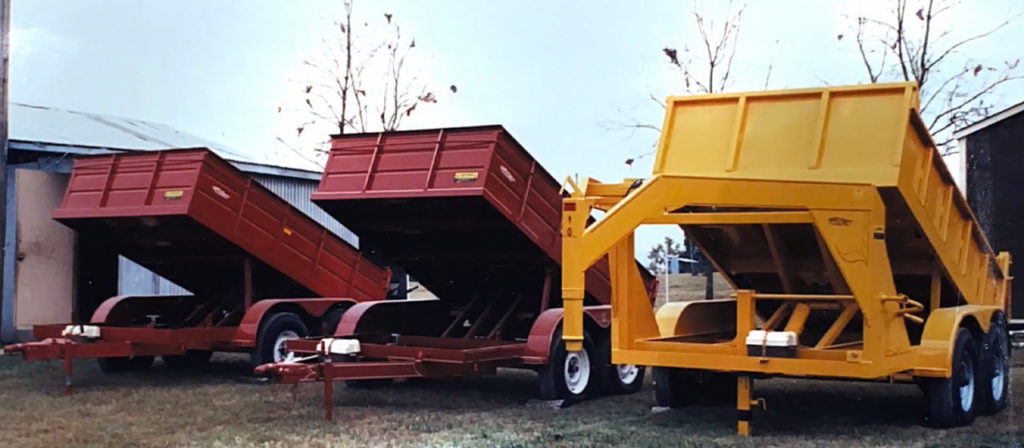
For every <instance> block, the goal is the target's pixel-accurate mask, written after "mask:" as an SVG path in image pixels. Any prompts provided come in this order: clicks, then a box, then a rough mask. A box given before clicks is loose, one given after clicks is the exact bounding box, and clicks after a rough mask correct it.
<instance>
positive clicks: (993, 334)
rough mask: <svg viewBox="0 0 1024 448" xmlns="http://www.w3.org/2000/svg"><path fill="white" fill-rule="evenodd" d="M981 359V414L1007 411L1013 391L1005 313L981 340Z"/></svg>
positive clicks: (979, 396) (994, 319)
mask: <svg viewBox="0 0 1024 448" xmlns="http://www.w3.org/2000/svg"><path fill="white" fill-rule="evenodd" d="M979 358H980V361H981V362H979V369H978V372H979V373H980V375H978V379H979V381H978V411H979V412H981V413H982V414H985V415H992V414H995V413H997V412H999V411H1001V410H1003V409H1005V408H1006V405H1007V403H1008V402H1009V392H1010V390H1009V389H1010V337H1009V333H1008V332H1007V328H1006V317H1005V316H1003V315H1002V314H1000V315H999V316H997V317H995V318H993V319H992V325H991V326H990V327H989V330H988V333H986V334H985V336H984V337H983V338H982V344H981V353H980V354H979Z"/></svg>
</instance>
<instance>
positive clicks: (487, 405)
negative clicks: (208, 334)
mask: <svg viewBox="0 0 1024 448" xmlns="http://www.w3.org/2000/svg"><path fill="white" fill-rule="evenodd" d="M1022 355H1024V353H1016V354H1015V361H1014V364H1015V366H1016V367H1015V368H1014V369H1013V382H1012V386H1011V387H1012V388H1013V391H1014V392H1013V394H1014V397H1013V398H1014V405H1013V408H1012V409H1009V410H1007V411H1004V412H1003V413H1001V414H999V415H997V416H993V417H982V418H979V419H978V421H977V422H975V424H974V425H973V426H970V427H966V428H958V429H952V430H935V429H930V428H926V427H923V426H921V425H920V415H921V414H920V412H919V408H920V405H921V395H920V392H918V390H917V388H916V387H915V386H913V385H888V384H867V383H853V382H823V381H798V380H782V379H774V380H767V381H760V382H758V383H757V385H756V395H757V396H761V397H764V398H766V399H767V403H768V412H767V413H760V414H758V415H756V416H755V422H754V429H755V432H756V434H757V435H756V437H754V438H752V439H744V438H741V437H738V436H736V435H734V434H733V410H732V409H731V408H724V407H723V408H710V407H706V408H690V409H685V410H672V411H666V412H661V413H655V414H652V413H651V404H652V398H651V386H650V384H649V381H648V384H647V387H646V388H645V389H644V391H643V392H641V393H638V394H635V395H632V396H615V397H604V398H599V399H593V400H590V401H586V402H583V403H580V404H577V405H576V406H573V407H570V408H568V409H547V408H538V407H533V406H527V404H526V403H527V399H529V398H531V397H535V396H537V392H536V386H535V378H536V376H535V375H534V374H533V373H532V372H529V371H517V370H504V371H501V372H500V373H499V375H497V376H493V377H481V378H465V379H453V380H445V381H427V380H420V381H407V382H402V383H396V384H394V385H392V386H390V387H387V388H383V389H378V390H352V389H347V388H345V387H338V388H337V390H336V395H335V397H334V403H335V405H336V411H335V416H336V422H335V423H327V422H324V421H323V420H322V419H321V408H320V403H321V395H320V392H321V387H320V385H318V384H308V385H302V386H299V387H298V388H296V389H295V390H294V395H293V389H292V388H291V387H290V386H268V385H264V384H251V383H246V382H242V381H239V379H240V378H243V377H244V376H245V375H246V374H247V372H248V365H247V364H246V362H245V359H244V358H242V357H238V356H217V357H215V358H214V360H213V362H212V363H211V364H210V365H209V366H207V367H206V368H203V369H199V370H175V369H170V368H167V367H164V366H163V365H162V364H161V363H160V362H159V361H158V362H157V364H156V365H155V366H154V367H153V369H151V370H149V371H146V372H139V373H131V374H119V375H107V374H104V373H102V372H100V371H99V369H98V368H97V367H96V364H95V362H93V361H88V360H86V361H80V362H76V376H75V379H76V387H77V388H76V391H75V395H74V396H72V397H64V396H62V395H61V393H62V387H61V385H62V384H63V373H62V366H61V363H59V362H51V363H49V364H48V363H45V362H36V363H28V362H23V361H21V360H20V359H17V358H0V441H2V442H0V446H6V447H55V446H74V447H87V446H139V447H165V446H202V447H207V446H212V447H217V446H223V447H236V446H261V447H291V446H339V447H348V446H351V447H369V446H396V447H401V446H507V447H514V446H554V447H563V446H564V447H568V446H610V445H624V446H634V447H641V446H651V447H662V446H759V447H760V446H788V447H800V446H807V447H813V446H864V445H878V446H892V447H912V446H993V447H997V446H998V447H1002V446H1024V428H1022V424H1024V356H1022Z"/></svg>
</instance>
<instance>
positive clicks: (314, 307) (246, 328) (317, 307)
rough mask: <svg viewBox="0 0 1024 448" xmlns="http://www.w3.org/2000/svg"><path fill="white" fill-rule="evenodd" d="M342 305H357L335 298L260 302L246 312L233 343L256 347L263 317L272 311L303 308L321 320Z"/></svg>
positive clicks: (351, 301)
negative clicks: (331, 310)
mask: <svg viewBox="0 0 1024 448" xmlns="http://www.w3.org/2000/svg"><path fill="white" fill-rule="evenodd" d="M341 303H348V304H355V303H356V301H355V300H353V299H348V298H333V297H332V298H316V299H266V300H260V301H259V302H256V303H254V304H253V305H252V306H251V307H249V309H248V310H246V311H245V315H244V316H242V322H241V323H239V324H238V331H237V332H236V333H235V340H234V341H233V342H234V343H235V344H237V345H238V346H240V347H254V346H255V345H256V334H257V332H259V329H260V322H262V321H263V316H265V315H267V314H268V313H270V312H271V311H277V310H280V309H281V308H282V307H284V308H287V307H291V306H297V307H299V308H302V310H303V311H304V312H305V313H306V314H308V315H310V316H312V317H315V318H319V317H321V316H323V315H324V314H326V313H327V311H328V310H330V309H331V308H333V307H334V306H335V305H338V304H341ZM346 314H348V313H346Z"/></svg>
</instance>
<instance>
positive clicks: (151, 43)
mask: <svg viewBox="0 0 1024 448" xmlns="http://www.w3.org/2000/svg"><path fill="white" fill-rule="evenodd" d="M1018 3H1019V2H1015V1H1013V0H988V1H984V2H979V1H970V0H968V1H965V2H963V4H961V5H960V6H958V7H957V8H956V9H955V10H953V11H951V12H950V13H948V14H946V17H948V20H947V21H943V22H942V23H940V25H941V26H942V27H943V29H947V30H949V31H950V32H951V34H950V35H949V36H948V37H946V39H949V40H950V41H953V40H955V39H956V38H957V37H961V36H962V37H966V36H969V35H971V34H973V33H978V32H981V31H985V30H987V29H989V28H991V27H992V26H995V25H998V24H999V23H1001V22H1003V21H1005V20H1007V19H1008V18H1012V19H1013V22H1011V23H1010V24H1009V25H1008V26H1005V27H1003V28H1002V29H1000V30H999V31H997V32H996V33H995V34H993V35H992V36H991V37H989V38H988V40H983V41H978V42H977V43H974V44H971V45H967V46H964V47H963V48H962V51H960V52H958V54H955V55H954V56H953V57H952V58H951V62H950V63H951V64H953V65H956V66H960V65H962V64H963V63H964V61H965V60H966V59H965V58H968V57H969V58H971V59H972V60H977V61H979V62H982V63H984V64H988V65H998V64H1002V61H1003V60H1006V59H1010V58H1016V57H1019V56H1020V54H1019V53H1020V52H1019V46H1018V45H1016V44H1012V45H999V44H995V45H994V44H993V43H999V42H1004V43H1011V42H1024V22H1022V21H1021V19H1020V17H1019V15H1020V13H1021V11H1022V10H1024V6H1021V5H1019V4H1018ZM889 4H890V2H886V1H882V0H871V1H860V2H857V1H851V2H838V1H835V2H833V1H814V0H776V1H766V0H760V1H755V0H752V1H749V2H748V3H747V4H746V6H745V9H744V10H743V19H742V22H741V27H740V34H739V38H738V44H737V48H738V49H737V53H736V56H735V62H734V67H733V73H734V77H733V82H732V83H731V84H730V85H729V86H728V90H730V91H744V90H759V89H763V88H765V87H766V84H767V87H768V88H771V89H780V88H795V87H812V86H821V85H825V84H830V85H839V84H853V83H860V82H865V81H866V78H867V77H866V75H865V71H864V68H863V65H862V62H861V60H860V57H859V54H858V52H857V49H856V46H855V45H854V42H853V40H852V36H853V35H854V33H853V28H852V26H853V25H854V24H855V23H856V22H855V20H856V19H855V17H857V16H859V15H862V14H867V15H871V16H882V15H884V14H885V11H886V9H887V8H888V7H889ZM741 5H742V3H740V2H735V3H731V4H730V3H728V2H722V1H632V2H626V1H619V2H613V1H589V2H584V1H578V0H577V1H570V0H566V1H538V0H516V1H511V0H509V1H470V0H436V1H430V2H422V1H420V2H414V1H367V0H356V3H355V13H354V15H355V17H356V20H357V21H358V20H362V21H365V22H367V23H370V24H371V25H372V26H377V25H376V24H380V23H382V20H383V16H384V14H385V13H390V14H393V15H394V20H396V21H397V22H398V23H399V24H400V25H401V27H402V32H403V34H404V35H406V36H410V37H413V38H415V40H416V51H415V53H414V54H415V60H414V61H415V67H414V69H415V71H416V75H417V76H418V77H419V78H420V79H421V80H422V82H424V83H425V84H426V85H427V86H428V87H429V88H430V89H431V90H432V91H434V92H437V96H438V102H437V103H436V104H426V105H424V107H421V108H418V109H417V111H416V112H415V113H414V114H412V115H411V116H410V117H409V119H408V120H407V121H406V122H405V126H404V128H418V127H440V126H465V125H476V124H495V123H496V124H502V125H504V126H505V127H506V128H507V129H509V131H510V132H511V133H512V135H513V136H515V137H516V139H517V140H519V141H520V142H521V143H522V144H523V145H524V146H525V147H526V148H527V149H528V150H529V151H530V152H531V154H533V155H534V156H535V157H536V158H537V159H538V160H539V161H540V162H541V163H542V164H543V165H544V166H545V167H546V168H547V169H548V170H549V171H550V172H551V173H552V174H553V175H554V176H555V177H556V178H564V177H565V176H569V175H578V176H581V177H582V176H590V177H596V178H599V179H602V180H604V181H606V182H610V181H617V180H619V179H621V178H623V177H645V176H647V175H649V173H650V169H651V164H652V162H653V157H651V156H646V154H649V153H650V152H651V151H652V149H653V145H654V143H655V141H656V140H657V134H656V133H654V132H652V131H649V130H629V129H623V128H622V126H621V125H622V124H623V123H628V122H641V123H651V124H659V123H660V122H661V120H662V113H663V110H662V109H661V107H659V105H658V104H657V103H655V102H654V101H652V100H651V99H650V97H651V96H653V97H655V98H664V97H666V96H668V95H671V94H682V93H684V91H683V89H682V87H681V81H680V77H679V75H678V72H675V71H673V70H672V69H671V68H670V67H669V65H668V64H667V59H666V57H665V56H664V54H663V53H662V51H661V49H662V48H664V47H673V48H680V49H681V48H683V47H684V46H687V45H688V46H690V47H691V48H692V47H694V46H695V45H698V44H699V41H698V40H696V39H697V34H696V29H695V25H694V20H693V15H692V14H693V11H694V10H695V9H698V10H701V11H704V12H705V14H706V16H707V17H708V18H709V20H716V19H717V20H720V19H721V18H722V16H724V14H725V13H726V12H727V11H728V10H730V8H731V10H732V11H736V10H737V9H738V8H739V6H741ZM341 11H342V8H341V4H340V2H339V1H334V0H322V1H313V0H308V1H287V2H286V1H271V0H250V1H244V2H243V1H229V0H179V1H174V2H167V1H160V2H158V1H143V0H79V1H67V0H13V6H12V56H11V81H10V98H11V101H15V102H21V103H28V104H34V105H41V106H50V107H58V108H65V109H72V110H79V111H85V112H93V113H101V114H110V115H118V116H123V117H129V118H135V119H142V120H149V121H154V122H159V123H163V124H166V125H170V126H172V127H175V128H178V129H181V130H183V131H186V132H189V133H192V134H195V135H198V136H201V137H203V138H206V139H209V140H213V141H216V142H219V143H221V144H223V145H226V146H228V147H231V148H234V149H235V150H237V151H242V152H246V153H248V154H252V155H254V156H255V157H257V158H265V159H264V160H265V161H266V162H268V163H289V164H297V163H301V160H298V159H297V158H296V156H294V155H293V154H291V153H290V152H289V151H287V150H283V149H282V148H281V146H280V144H279V143H277V138H278V137H284V136H289V135H291V133H294V132H295V131H294V129H295V124H296V123H295V120H296V118H295V117H293V116H288V114H281V113H278V111H277V109H278V107H279V106H282V105H287V104H294V103H295V102H296V101H299V99H300V98H301V92H300V89H301V84H302V83H303V79H301V78H302V76H303V70H302V62H303V60H306V59H309V58H311V57H315V55H317V54H320V53H322V48H323V44H322V42H321V40H322V39H323V38H325V37H327V36H333V35H334V34H333V33H334V31H333V30H334V27H333V26H332V25H331V24H332V21H333V20H335V19H337V18H339V17H340V14H341ZM840 34H842V35H843V36H844V37H843V38H842V39H839V38H838V36H839V35H840ZM769 66H770V67H771V76H770V78H768V79H767V83H766V75H767V73H768V71H769ZM450 85H455V86H457V90H458V91H457V93H452V92H451V91H450V90H449V86H450ZM1022 100H1024V81H1019V82H1017V83H1015V84H1010V85H1007V86H1006V87H1005V88H1002V89H1000V90H999V91H997V93H996V94H995V95H994V96H993V97H992V102H993V103H994V104H995V105H996V107H997V108H998V107H1000V106H1008V105H1011V104H1014V103H1017V102H1020V101H1022ZM627 158H635V159H636V162H635V163H634V164H633V165H632V166H627V165H626V164H625V163H624V160H625V159H627ZM948 163H950V164H951V165H953V166H954V167H955V166H956V164H958V163H959V161H958V160H957V159H956V158H955V157H954V158H951V159H950V160H948ZM953 172H959V170H958V169H953ZM662 233H663V231H662V230H648V231H645V232H642V233H640V234H638V243H637V247H638V251H642V250H645V248H646V247H649V246H650V245H651V244H653V243H654V242H656V241H657V239H658V238H660V235H661V234H662Z"/></svg>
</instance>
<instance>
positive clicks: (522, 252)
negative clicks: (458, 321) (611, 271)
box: [313, 126, 610, 307]
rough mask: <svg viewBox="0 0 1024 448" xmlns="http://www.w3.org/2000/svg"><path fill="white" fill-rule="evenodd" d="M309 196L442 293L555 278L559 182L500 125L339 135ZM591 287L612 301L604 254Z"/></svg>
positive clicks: (530, 288) (501, 288)
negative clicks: (546, 276)
mask: <svg viewBox="0 0 1024 448" xmlns="http://www.w3.org/2000/svg"><path fill="white" fill-rule="evenodd" d="M313 201H314V202H316V203H317V204H318V205H320V207H322V208H323V209H324V210H326V211H327V212H328V213H330V214H331V215H332V216H335V217H336V218H338V219H339V220H340V221H341V222H342V223H344V224H345V226H346V227H348V228H349V229H351V230H352V231H353V232H355V233H356V234H357V235H359V241H360V245H361V246H362V247H363V248H364V250H367V251H368V253H369V254H370V255H371V256H380V257H381V258H382V259H386V260H388V261H390V262H394V263H396V264H398V265H401V266H402V267H404V268H405V269H406V270H407V271H408V272H410V273H412V274H413V276H414V277H415V278H416V279H417V280H418V281H419V282H420V283H422V284H423V285H425V286H426V287H427V288H428V289H430V290H431V291H432V292H433V293H435V294H436V295H437V296H438V297H440V298H441V299H442V300H447V301H455V302H467V301H469V300H472V299H473V298H474V297H477V296H480V295H490V296H494V297H502V296H504V297H516V296H526V297H530V298H532V300H533V301H536V300H538V299H539V298H540V297H541V294H540V292H541V291H543V289H544V288H545V286H544V285H545V283H544V279H545V274H546V272H554V273H555V284H549V286H548V287H552V286H551V285H554V287H557V285H556V284H557V279H558V271H559V267H558V266H559V261H560V260H561V257H562V254H561V250H562V240H561V237H560V236H559V234H558V226H559V222H560V219H561V218H560V214H559V206H560V201H561V193H560V185H559V183H558V181H556V180H555V179H554V178H553V177H552V176H551V175H550V174H548V172H547V171H546V170H544V168H543V167H541V166H540V165H539V164H538V163H537V161H536V160H535V159H534V158H533V157H532V156H530V154H529V153H528V152H526V150H525V149H523V147H522V146H521V145H520V144H519V143H518V142H517V141H516V140H515V139H514V138H512V136H511V135H509V133H508V132H507V131H505V129H504V128H503V127H501V126H480V127H465V128H446V129H433V130H418V131H403V132H390V133H383V134H349V135H341V136H336V137H335V138H334V139H333V140H332V151H331V155H330V158H329V159H328V161H327V166H326V171H325V172H324V176H323V179H322V180H321V182H320V187H319V188H318V189H317V191H316V192H315V193H313ZM586 289H587V293H588V300H589V301H590V302H591V304H595V305H596V304H607V303H608V300H609V298H610V291H609V289H608V268H607V265H606V264H605V263H599V264H598V265H597V266H595V268H594V269H591V270H590V271H589V272H588V277H587V288H586ZM552 300H553V302H552V303H551V304H550V305H552V306H560V303H561V301H560V298H559V295H558V294H553V295H552ZM532 305H534V307H536V306H539V304H538V303H532Z"/></svg>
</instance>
